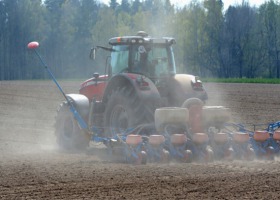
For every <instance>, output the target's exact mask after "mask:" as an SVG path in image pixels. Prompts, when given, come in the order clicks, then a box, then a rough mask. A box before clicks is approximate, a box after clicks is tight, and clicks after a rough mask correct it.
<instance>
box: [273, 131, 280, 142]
mask: <svg viewBox="0 0 280 200" xmlns="http://www.w3.org/2000/svg"><path fill="white" fill-rule="evenodd" d="M273 139H274V140H277V141H279V140H280V130H278V131H275V132H274V133H273Z"/></svg>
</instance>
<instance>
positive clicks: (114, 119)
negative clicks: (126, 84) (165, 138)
mask: <svg viewBox="0 0 280 200" xmlns="http://www.w3.org/2000/svg"><path fill="white" fill-rule="evenodd" d="M154 110H155V108H154V107H153V106H152V105H146V104H144V103H143V102H141V100H140V99H139V97H138V96H137V95H136V94H135V92H134V90H133V89H129V88H122V89H119V90H116V91H115V92H113V93H112V94H111V96H110V97H109V100H108V103H107V106H106V109H105V127H106V128H105V136H107V137H113V136H115V135H116V134H120V133H124V132H125V131H128V130H129V129H133V128H135V127H136V126H138V125H140V124H145V123H151V122H153V120H154Z"/></svg>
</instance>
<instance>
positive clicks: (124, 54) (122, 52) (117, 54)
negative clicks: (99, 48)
mask: <svg viewBox="0 0 280 200" xmlns="http://www.w3.org/2000/svg"><path fill="white" fill-rule="evenodd" d="M113 50H114V51H113V52H112V53H111V67H112V74H113V75H114V74H117V73H120V72H122V71H124V70H126V69H127V68H128V52H129V51H128V50H129V47H128V45H118V46H114V47H113Z"/></svg>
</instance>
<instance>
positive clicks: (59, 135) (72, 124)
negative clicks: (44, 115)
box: [55, 102, 90, 151]
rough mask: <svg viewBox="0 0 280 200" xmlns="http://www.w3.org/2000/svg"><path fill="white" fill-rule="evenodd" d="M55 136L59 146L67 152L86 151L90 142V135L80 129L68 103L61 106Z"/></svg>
mask: <svg viewBox="0 0 280 200" xmlns="http://www.w3.org/2000/svg"><path fill="white" fill-rule="evenodd" d="M55 135H56V141H57V144H58V146H59V147H60V148H61V149H62V150H67V151H77V150H78V151H82V150H85V149H86V148H87V147H88V145H89V141H90V137H89V135H88V134H87V133H86V132H84V131H83V130H81V129H80V128H79V126H78V123H77V121H76V120H75V118H74V116H73V114H72V112H71V111H70V108H69V106H68V104H67V103H66V102H63V103H62V104H60V106H59V108H58V111H57V116H56V122H55Z"/></svg>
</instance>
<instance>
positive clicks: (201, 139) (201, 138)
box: [192, 133, 209, 144]
mask: <svg viewBox="0 0 280 200" xmlns="http://www.w3.org/2000/svg"><path fill="white" fill-rule="evenodd" d="M192 139H193V142H194V143H195V144H205V143H206V142H208V141H209V137H208V135H207V134H205V133H194V134H193V136H192Z"/></svg>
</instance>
